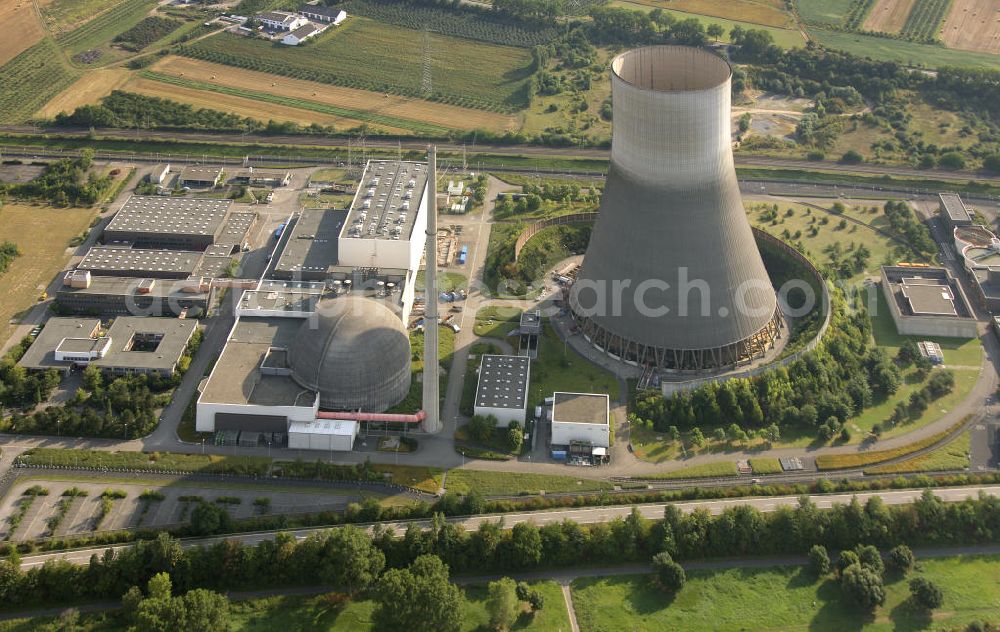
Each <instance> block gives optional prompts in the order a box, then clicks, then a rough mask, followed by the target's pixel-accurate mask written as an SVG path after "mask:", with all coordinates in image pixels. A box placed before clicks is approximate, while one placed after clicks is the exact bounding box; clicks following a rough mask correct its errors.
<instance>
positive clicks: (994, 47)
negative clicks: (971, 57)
mask: <svg viewBox="0 0 1000 632" xmlns="http://www.w3.org/2000/svg"><path fill="white" fill-rule="evenodd" d="M940 37H941V41H942V42H944V45H945V46H947V47H948V48H957V49H959V50H968V51H974V52H979V53H991V54H993V55H1000V24H998V23H997V4H996V0H952V3H951V11H949V12H948V15H947V17H946V18H945V20H944V26H943V28H942V29H941V35H940Z"/></svg>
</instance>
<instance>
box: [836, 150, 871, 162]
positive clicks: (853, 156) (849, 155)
mask: <svg viewBox="0 0 1000 632" xmlns="http://www.w3.org/2000/svg"><path fill="white" fill-rule="evenodd" d="M864 161H865V157H864V156H862V155H861V154H859V153H858V152H856V151H854V150H853V149H849V150H848V151H846V152H844V155H843V156H841V157H840V162H842V163H844V164H845V165H859V164H861V163H863V162H864Z"/></svg>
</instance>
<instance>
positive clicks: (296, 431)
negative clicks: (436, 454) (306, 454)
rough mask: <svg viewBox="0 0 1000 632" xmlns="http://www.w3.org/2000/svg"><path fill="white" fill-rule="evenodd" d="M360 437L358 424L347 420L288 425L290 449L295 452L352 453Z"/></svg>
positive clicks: (302, 422) (327, 420) (317, 420)
mask: <svg viewBox="0 0 1000 632" xmlns="http://www.w3.org/2000/svg"><path fill="white" fill-rule="evenodd" d="M357 436H358V422H356V421H349V420H345V419H316V420H315V421H293V422H290V423H289V424H288V447H289V448H291V449H293V450H327V451H332V450H336V451H337V452H350V451H351V449H353V447H354V440H355V439H356V438H357Z"/></svg>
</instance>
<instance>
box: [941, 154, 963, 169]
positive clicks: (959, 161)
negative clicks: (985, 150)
mask: <svg viewBox="0 0 1000 632" xmlns="http://www.w3.org/2000/svg"><path fill="white" fill-rule="evenodd" d="M938 166H939V167H941V168H942V169H965V156H963V155H962V154H960V153H958V152H957V151H949V152H948V153H946V154H943V155H942V156H941V157H939V158H938Z"/></svg>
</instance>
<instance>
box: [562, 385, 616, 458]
mask: <svg viewBox="0 0 1000 632" xmlns="http://www.w3.org/2000/svg"><path fill="white" fill-rule="evenodd" d="M610 419H611V411H610V403H609V398H608V396H607V395H604V394H599V393H554V394H553V404H552V445H554V446H556V445H567V446H568V445H570V444H573V443H585V444H590V445H592V446H594V447H602V448H607V447H610V446H611V436H610V435H611V424H610Z"/></svg>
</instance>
